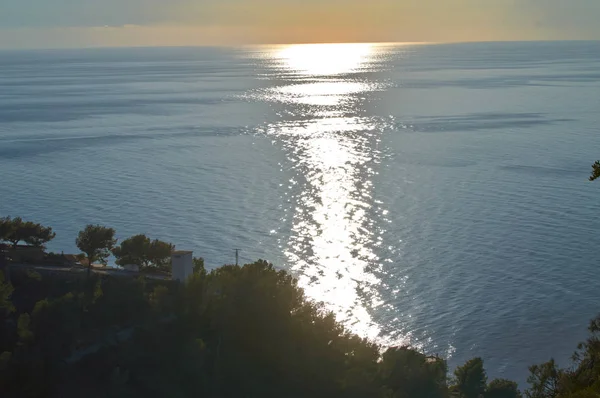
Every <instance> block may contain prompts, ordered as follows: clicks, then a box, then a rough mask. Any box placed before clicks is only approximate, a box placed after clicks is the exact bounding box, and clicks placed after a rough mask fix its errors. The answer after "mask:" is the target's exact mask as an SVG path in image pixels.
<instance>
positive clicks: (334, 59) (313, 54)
mask: <svg viewBox="0 0 600 398" xmlns="http://www.w3.org/2000/svg"><path fill="white" fill-rule="evenodd" d="M373 47H374V45H373V44H366V43H361V44H347V43H344V44H295V45H290V46H285V47H283V48H281V49H278V50H277V52H276V54H275V57H276V58H278V59H279V60H280V61H281V62H282V63H283V64H284V65H285V67H286V68H287V69H289V70H292V71H294V72H295V73H299V74H304V75H310V76H321V75H323V76H325V75H340V74H344V73H351V72H353V71H355V70H359V69H361V68H362V67H364V65H365V63H367V62H368V60H369V59H370V58H371V55H372V54H373V51H374V49H373Z"/></svg>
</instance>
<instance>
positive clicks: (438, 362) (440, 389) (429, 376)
mask: <svg viewBox="0 0 600 398" xmlns="http://www.w3.org/2000/svg"><path fill="white" fill-rule="evenodd" d="M447 371H448V367H447V365H446V361H444V360H443V359H441V358H430V357H427V356H425V355H424V354H422V353H420V352H418V351H416V350H414V349H412V348H410V347H399V348H396V347H394V348H389V349H388V350H387V351H386V352H385V353H384V354H383V357H382V360H381V364H380V377H381V380H382V382H383V384H384V385H385V387H387V388H388V389H389V390H391V391H392V394H393V397H395V398H396V397H397V398H412V397H428V398H436V397H440V398H442V397H445V396H446V391H447V385H446V373H447Z"/></svg>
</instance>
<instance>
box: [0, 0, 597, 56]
mask: <svg viewBox="0 0 600 398" xmlns="http://www.w3.org/2000/svg"><path fill="white" fill-rule="evenodd" d="M0 1H2V2H3V6H2V8H3V10H2V13H0V47H20V48H22V47H30V46H34V47H47V46H52V47H74V46H86V47H88V46H101V45H102V46H113V45H136V46H140V45H206V44H215V45H222V44H241V43H283V42H327V41H329V42H338V41H409V42H414V41H434V42H448V41H486V40H555V39H600V26H599V25H598V24H597V23H596V16H597V15H600V1H598V0H571V1H568V2H567V1H565V0H369V1H365V0H170V1H164V0H103V1H102V2H100V1H97V0H79V1H73V0H52V1H48V0H29V1H27V2H23V1H22V0H0ZM4 2H6V4H4ZM36 43H37V44H36Z"/></svg>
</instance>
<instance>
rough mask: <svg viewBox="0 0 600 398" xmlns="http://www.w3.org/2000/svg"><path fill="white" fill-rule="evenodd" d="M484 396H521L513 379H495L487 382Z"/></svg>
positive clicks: (487, 397) (513, 397)
mask: <svg viewBox="0 0 600 398" xmlns="http://www.w3.org/2000/svg"><path fill="white" fill-rule="evenodd" d="M485 398H521V392H520V391H519V388H518V386H517V383H515V382H514V381H511V380H506V379H495V380H492V381H491V382H490V384H488V386H487V391H486V392H485Z"/></svg>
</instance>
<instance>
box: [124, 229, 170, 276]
mask: <svg viewBox="0 0 600 398" xmlns="http://www.w3.org/2000/svg"><path fill="white" fill-rule="evenodd" d="M174 249H175V246H174V245H172V244H171V243H167V242H163V241H160V240H158V239H156V240H154V241H151V240H150V238H148V237H147V236H146V235H135V236H132V237H131V238H128V239H125V240H124V241H123V242H121V244H120V245H119V246H118V247H115V248H114V250H113V254H114V255H115V257H116V258H117V261H116V263H117V265H120V266H124V265H128V264H135V265H137V266H139V267H140V268H141V269H148V268H150V267H154V268H157V269H165V268H167V267H168V265H169V261H170V259H171V252H172V251H173V250H174Z"/></svg>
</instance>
